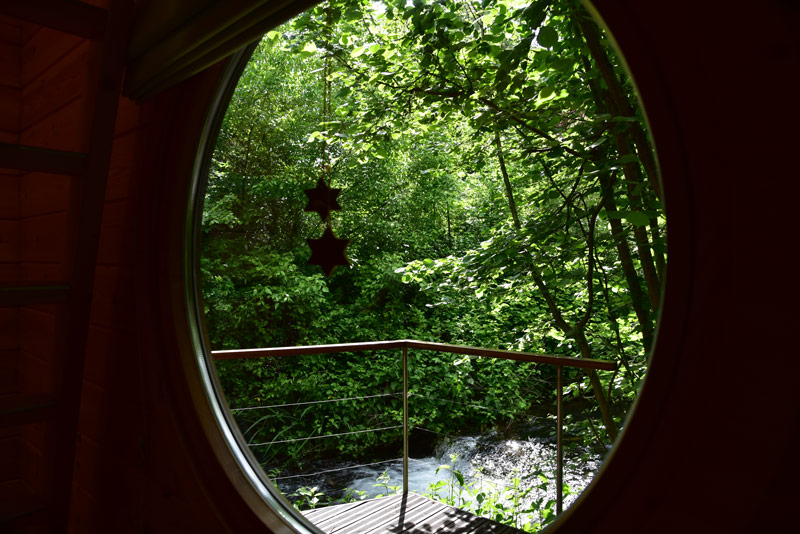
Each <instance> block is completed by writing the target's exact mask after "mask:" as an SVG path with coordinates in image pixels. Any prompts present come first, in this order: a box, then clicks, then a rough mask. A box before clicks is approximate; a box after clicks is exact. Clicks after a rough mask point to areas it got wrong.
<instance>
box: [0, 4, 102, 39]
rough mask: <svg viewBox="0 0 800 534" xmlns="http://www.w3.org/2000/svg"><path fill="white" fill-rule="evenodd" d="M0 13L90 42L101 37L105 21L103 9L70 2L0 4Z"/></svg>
mask: <svg viewBox="0 0 800 534" xmlns="http://www.w3.org/2000/svg"><path fill="white" fill-rule="evenodd" d="M0 14H3V15H9V16H11V17H14V18H18V19H22V20H25V21H27V22H32V23H34V24H39V25H41V26H46V27H48V28H53V29H54V30H58V31H62V32H65V33H70V34H72V35H77V36H79V37H85V38H86V39H92V40H97V39H100V38H102V37H103V31H104V30H105V27H106V22H107V20H108V13H107V12H106V10H104V9H100V8H99V7H95V6H93V5H90V4H85V3H83V2H76V1H74V0H60V1H59V0H24V1H16V2H13V1H12V2H0Z"/></svg>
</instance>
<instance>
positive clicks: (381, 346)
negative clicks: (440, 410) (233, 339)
mask: <svg viewBox="0 0 800 534" xmlns="http://www.w3.org/2000/svg"><path fill="white" fill-rule="evenodd" d="M388 349H401V355H402V370H403V392H402V400H403V424H402V425H397V426H394V427H384V428H379V429H366V430H358V431H352V432H343V433H338V434H326V435H321V436H310V437H307V438H299V439H292V440H280V441H273V442H265V443H261V444H252V445H251V446H266V445H272V444H278V443H285V442H291V441H298V440H306V439H322V438H327V437H337V436H344V435H349V434H361V433H366V432H372V431H379V430H388V429H395V428H401V427H402V428H403V492H404V493H406V492H408V461H409V457H408V450H409V447H408V436H409V433H410V430H411V428H410V426H409V422H408V415H409V414H408V398H409V396H410V395H409V392H408V349H418V350H429V351H436V352H446V353H450V354H461V355H469V356H479V357H483V358H498V359H504V360H516V361H523V362H530V363H542V364H548V365H555V366H556V412H557V414H556V419H557V426H556V466H557V468H556V494H557V497H556V513H559V514H560V513H561V511H562V508H563V486H564V484H563V480H564V455H563V442H562V430H563V425H564V399H563V397H564V395H563V390H564V386H563V373H562V368H563V367H577V368H583V369H593V370H608V371H613V370H614V369H615V368H616V364H614V363H613V362H609V361H605V360H591V359H584V358H571V357H567V356H552V355H546V354H534V353H529V352H518V351H510V350H502V349H485V348H478V347H467V346H462V345H451V344H447V343H433V342H429V341H416V340H408V339H404V340H393V341H369V342H361V343H337V344H331V345H309V346H300V347H269V348H258V349H240V350H220V351H212V353H211V354H212V356H213V358H214V359H216V360H229V359H245V358H269V357H286V356H300V355H308V354H336V353H342V352H361V351H374V350H388ZM389 395H393V394H392V393H388V394H382V395H375V396H371V397H373V398H375V397H379V396H389ZM357 398H358V397H352V398H348V399H357ZM339 400H344V399H326V400H325V401H310V402H308V403H294V404H315V403H322V402H328V401H330V402H336V401H339ZM251 408H253V409H255V408H260V407H251ZM263 408H268V407H263ZM239 410H243V409H239ZM422 430H425V429H422ZM431 432H432V431H431ZM343 469H347V468H343Z"/></svg>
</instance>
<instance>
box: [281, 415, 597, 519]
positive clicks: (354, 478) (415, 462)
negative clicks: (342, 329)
mask: <svg viewBox="0 0 800 534" xmlns="http://www.w3.org/2000/svg"><path fill="white" fill-rule="evenodd" d="M526 434H527V435H526V436H525V437H519V436H517V437H513V438H509V437H505V436H500V435H498V434H497V433H496V432H494V431H491V432H489V433H487V434H483V435H480V436H462V437H454V438H444V439H442V440H440V441H438V442H437V443H436V444H435V447H434V451H433V454H432V455H430V456H426V457H421V458H413V457H412V458H410V459H409V477H408V478H409V489H410V491H412V492H415V493H419V494H428V495H431V494H432V493H434V492H433V491H432V489H431V486H432V485H434V484H437V482H439V481H445V483H444V484H442V486H443V487H440V488H439V489H438V491H437V492H436V493H437V494H438V496H439V498H440V499H445V498H447V497H448V495H449V493H450V491H451V489H450V487H449V486H450V485H449V484H448V482H450V481H453V480H455V479H454V478H453V474H452V473H451V470H450V469H449V468H442V469H439V467H440V466H442V465H448V466H450V467H452V466H453V462H452V461H451V457H452V455H456V462H455V469H456V470H457V471H459V472H460V473H461V474H463V476H464V479H465V485H466V486H468V487H470V488H471V489H472V490H473V491H472V492H467V491H464V492H462V493H461V496H460V499H461V500H464V501H468V502H470V501H471V502H474V500H473V499H474V496H473V495H474V494H477V493H479V492H484V493H486V494H489V493H490V492H492V490H494V492H495V493H500V492H502V491H503V490H505V493H504V495H503V496H502V498H501V501H503V502H510V499H511V496H512V494H513V493H514V490H513V489H511V488H513V486H514V478H518V479H520V481H519V485H518V489H517V491H516V493H517V495H518V496H520V497H521V498H520V504H522V505H523V507H527V506H528V505H530V504H531V503H534V502H536V501H537V500H539V499H541V502H542V503H547V502H548V501H549V500H551V499H552V500H553V501H554V500H555V498H556V484H555V472H556V445H555V439H554V437H553V436H552V435H550V434H551V433H548V432H547V431H546V430H541V429H540V431H539V432H532V433H531V432H528V433H526ZM604 456H605V453H604V452H602V451H593V450H588V449H584V448H582V447H578V446H574V445H573V446H572V447H565V450H564V466H565V468H564V482H565V483H566V484H568V485H569V487H570V489H571V490H572V492H573V493H565V496H564V509H566V508H567V507H568V506H569V505H570V504H572V502H574V501H575V499H577V497H578V494H580V492H581V491H582V490H583V489H584V488H585V487H586V486H587V485H588V484H589V482H591V480H592V478H593V477H594V475H595V474H596V473H597V471H598V470H599V468H600V465H601V463H602V460H603V457H604ZM312 469H313V471H315V472H317V473H318V474H316V475H307V476H305V475H304V476H299V475H297V474H294V475H289V476H288V477H281V478H278V479H276V482H277V484H278V487H279V488H280V489H281V491H282V492H283V493H284V494H285V495H289V496H290V500H292V501H294V500H295V497H292V494H293V493H295V492H296V491H297V490H298V488H300V487H316V488H317V491H319V492H321V493H323V494H324V497H320V502H319V504H320V505H321V504H324V503H326V502H327V500H328V499H341V498H342V497H344V496H345V494H346V493H347V492H348V491H349V492H350V495H351V498H352V497H355V498H362V495H363V498H373V497H377V496H379V495H382V494H383V495H385V494H386V493H387V492H392V486H400V487H401V486H402V483H403V462H402V459H398V460H390V461H387V462H381V463H379V464H377V465H369V466H358V464H357V463H356V462H330V461H328V462H324V463H322V462H320V463H318V464H314V465H313V466H312ZM437 469H438V473H437ZM321 471H324V472H322V473H319V472H321ZM384 473H385V475H386V476H388V480H385V476H384V477H382V475H383V474H384ZM540 474H541V475H542V476H540ZM379 477H380V479H381V480H380V481H379ZM387 486H388V487H389V489H388V491H387ZM457 486H458V484H457V482H456V485H455V489H454V490H453V491H455V493H456V495H457V494H458V487H457ZM354 492H357V493H354ZM361 492H363V494H362V493H361ZM470 493H471V494H472V495H471V494H470Z"/></svg>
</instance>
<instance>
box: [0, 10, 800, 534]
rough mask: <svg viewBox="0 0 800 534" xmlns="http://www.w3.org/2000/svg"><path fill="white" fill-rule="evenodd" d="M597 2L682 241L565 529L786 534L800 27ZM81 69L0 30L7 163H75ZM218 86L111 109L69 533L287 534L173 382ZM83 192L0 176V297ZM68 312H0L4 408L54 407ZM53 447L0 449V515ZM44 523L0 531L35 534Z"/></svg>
mask: <svg viewBox="0 0 800 534" xmlns="http://www.w3.org/2000/svg"><path fill="white" fill-rule="evenodd" d="M597 4H598V5H601V6H602V7H603V9H604V13H606V14H607V15H608V17H609V23H610V25H611V28H612V30H614V31H615V35H616V36H617V37H618V39H619V41H620V42H621V43H622V44H623V48H626V47H627V48H626V49H627V50H629V51H631V56H630V57H629V59H630V62H631V65H632V67H633V68H634V72H635V73H638V74H640V75H641V76H640V77H639V78H638V79H637V82H638V83H639V87H640V88H643V90H644V94H645V95H646V98H645V104H646V105H648V106H649V107H648V112H649V113H650V117H651V119H654V131H655V132H656V134H657V135H656V137H657V146H658V147H659V149H660V150H659V157H660V158H662V161H661V163H662V168H663V169H664V171H665V173H666V174H668V177H669V181H668V182H665V192H666V194H667V198H668V201H670V202H669V203H668V210H672V211H670V214H671V215H670V217H671V218H670V225H671V234H670V239H680V240H682V241H681V242H679V243H678V246H676V247H673V244H675V242H672V243H671V245H670V246H671V256H670V261H671V262H672V263H671V264H670V273H669V277H670V278H669V279H668V284H671V285H670V286H669V287H668V291H667V294H666V299H665V300H666V304H665V310H666V311H665V319H664V320H663V321H662V323H661V331H660V333H659V342H658V343H659V351H658V353H657V354H656V358H655V359H654V363H653V365H654V367H653V369H654V372H653V373H652V375H651V376H649V377H648V381H647V383H646V385H645V392H644V393H643V395H642V397H641V399H640V403H639V407H638V408H637V411H636V412H635V415H634V417H635V419H634V420H633V423H635V424H631V425H630V427H629V429H628V430H627V431H626V434H625V436H624V439H623V441H622V442H621V443H620V446H619V447H618V448H617V451H618V454H617V455H615V457H613V458H612V460H611V461H610V462H609V464H608V471H607V473H606V475H604V477H603V478H601V479H600V481H599V482H598V485H597V486H596V490H595V491H593V492H591V493H590V494H589V495H588V496H587V498H586V499H584V501H583V503H582V504H581V506H579V507H578V508H577V510H575V511H574V512H573V513H570V514H568V516H569V517H567V518H566V519H565V520H564V521H563V523H562V524H561V525H559V528H558V531H559V532H581V533H584V532H597V533H598V534H602V533H605V532H641V531H648V532H675V531H676V530H677V531H696V532H712V531H723V530H724V531H726V532H753V531H780V529H781V525H782V522H783V521H785V520H793V516H791V509H790V508H788V506H790V505H791V500H792V498H793V497H794V496H796V490H795V489H794V488H795V485H796V481H797V479H798V478H800V473H799V472H798V471H800V468H798V462H797V461H796V458H795V456H796V454H795V452H796V444H797V441H798V439H800V415H799V414H800V411H799V410H800V408H798V403H797V401H796V398H795V396H796V393H795V392H796V381H797V378H796V377H797V374H798V373H797V372H798V368H799V367H798V359H797V348H796V347H797V343H796V341H794V331H795V330H796V325H797V319H796V316H797V311H796V307H797V305H796V302H797V295H796V288H797V283H796V274H795V272H796V267H795V264H796V262H795V261H794V260H793V259H792V254H791V253H792V252H793V250H794V249H795V248H796V242H797V236H796V231H797V221H796V218H797V216H796V213H797V210H796V208H795V207H794V205H795V204H796V198H797V192H798V191H797V185H796V183H797V165H796V163H795V161H794V160H795V159H796V158H794V153H795V152H796V143H797V133H796V131H795V125H796V124H797V122H798V121H800V117H798V116H797V115H798V113H797V109H798V108H797V106H795V105H794V101H795V100H796V98H797V97H796V84H795V83H792V82H791V81H790V74H791V73H795V74H796V72H797V69H798V66H799V65H800V45H798V42H797V39H796V36H797V35H799V34H800V33H798V31H797V30H798V29H800V22H798V21H800V14H799V13H798V10H797V8H793V7H792V6H789V3H785V2H784V3H779V2H771V3H766V4H765V6H763V9H761V10H759V17H758V18H757V20H755V21H754V14H753V13H751V12H750V11H752V10H750V11H736V9H735V8H733V7H731V6H726V8H725V10H724V14H725V17H724V18H723V19H722V22H719V21H720V20H721V19H720V18H719V17H720V13H722V11H721V10H722V8H720V7H714V6H705V7H703V9H700V8H699V7H698V5H695V4H693V3H692V2H689V1H688V0H686V1H680V2H678V3H677V5H673V4H674V3H672V4H670V6H671V7H670V9H669V10H667V9H666V8H664V3H653V4H646V3H641V2H629V3H627V4H626V2H624V1H618V0H599V1H598V2H597ZM653 6H655V7H653ZM659 6H660V7H659ZM689 12H691V13H692V14H693V15H692V18H691V20H687V19H686V15H685V14H684V13H689ZM640 20H641V21H649V24H651V25H652V26H653V27H652V29H648V30H647V31H645V30H644V29H643V28H645V25H644V24H643V23H641V24H640V23H638V22H635V21H640ZM632 21H633V22H632ZM648 28H649V27H648ZM676 29H681V31H676ZM739 29H742V31H744V32H745V34H746V36H747V39H746V42H745V43H742V40H741V36H740V34H739ZM732 33H733V36H732ZM792 36H794V38H793V37H792ZM725 43H728V44H725ZM676 50H677V51H678V53H677V54H676ZM95 52H96V50H95V49H94V48H93V45H92V44H90V43H88V42H87V41H86V40H84V39H81V38H76V37H74V36H70V35H67V34H64V33H61V32H58V31H55V30H51V29H47V28H41V27H38V26H36V25H32V24H30V23H27V22H21V21H18V20H15V19H11V18H8V17H0V143H8V144H19V143H22V144H26V145H32V146H38V147H44V148H51V149H58V150H68V151H83V150H86V149H87V147H88V136H89V134H90V132H89V131H88V128H89V124H90V118H91V115H92V112H93V109H94V106H93V103H94V99H93V98H92V97H90V96H89V95H91V94H92V91H93V90H94V89H93V83H92V79H91V76H92V73H93V68H92V61H93V57H94V56H93V54H94V53H95ZM711 67H713V68H711ZM747 69H750V70H751V71H752V75H749V74H746V75H743V74H742V73H743V71H744V70H747ZM709 72H711V73H712V76H710V77H709V76H708V73H709ZM219 74H220V70H219V68H216V69H212V70H210V71H207V72H205V73H202V74H201V75H199V76H197V77H195V78H193V79H191V80H188V81H186V82H184V83H183V84H181V85H180V86H177V87H174V88H173V89H171V90H169V91H167V92H166V93H163V94H161V95H159V96H158V97H156V98H154V99H153V100H151V101H149V102H147V103H145V104H144V105H141V106H137V105H135V104H134V103H133V102H130V101H129V100H127V99H125V98H121V99H120V100H119V108H118V116H117V120H116V127H115V129H114V134H113V144H112V150H111V164H110V169H109V171H108V174H107V188H106V193H105V202H104V205H103V207H104V209H103V219H102V225H101V232H100V240H99V251H98V258H97V262H96V274H95V276H94V278H93V280H94V286H93V291H92V305H91V313H90V318H89V321H88V324H87V325H86V326H87V328H88V339H87V345H86V351H85V353H86V366H85V370H84V372H83V374H82V387H81V390H80V393H81V397H80V401H79V406H75V407H72V408H70V407H69V406H66V407H64V409H75V410H78V413H79V420H78V426H77V429H78V432H77V446H76V449H75V454H74V457H73V458H70V460H69V461H70V463H71V465H72V466H73V467H74V471H71V473H72V476H73V478H72V481H71V487H70V488H68V491H67V493H69V495H70V496H71V501H70V503H69V509H68V516H69V525H70V531H71V532H75V533H79V532H80V533H83V532H103V533H105V532H131V533H133V532H137V533H138V532H183V531H190V532H266V531H270V530H273V531H278V529H279V528H278V527H274V526H270V527H264V526H263V523H262V520H263V521H264V522H266V523H269V524H271V525H273V524H272V523H270V521H273V519H271V518H270V517H267V515H269V514H267V515H263V514H262V516H261V517H257V515H258V513H259V512H254V511H252V509H251V507H250V505H249V504H248V503H247V502H245V501H244V500H243V498H242V497H241V494H240V490H241V487H240V486H241V482H240V481H239V482H237V480H236V479H235V477H234V476H232V475H231V473H233V472H235V467H233V466H232V465H230V464H228V465H221V464H220V463H219V461H218V458H217V457H215V456H214V454H212V451H211V446H210V445H209V443H208V436H210V435H212V434H213V432H210V431H209V430H208V429H209V428H210V427H208V426H204V425H207V423H206V422H203V421H202V420H201V419H200V418H199V417H198V416H197V413H194V412H193V410H195V411H197V412H198V413H199V409H196V406H195V405H194V404H193V403H194V399H199V398H200V396H198V395H199V394H198V393H197V391H195V390H193V389H192V387H193V386H192V384H191V383H190V381H189V380H188V379H187V378H184V376H185V375H183V374H182V373H183V371H184V369H182V367H181V364H180V363H179V362H178V360H179V359H180V358H183V357H184V356H185V355H184V354H182V351H185V350H186V347H185V346H184V345H183V343H182V341H181V340H179V339H177V338H176V337H175V335H176V332H184V331H185V329H186V324H185V323H184V321H185V318H184V315H185V314H184V313H183V312H182V310H181V297H180V287H181V284H182V272H181V270H180V265H181V264H180V261H179V260H180V257H181V256H182V251H181V249H180V244H181V243H182V234H181V229H182V223H183V220H182V218H183V212H182V209H183V206H185V201H186V193H187V190H188V189H187V184H188V180H189V174H190V172H191V165H192V158H193V154H194V152H195V149H196V147H197V139H198V135H199V132H200V128H201V126H202V122H203V120H204V118H205V113H206V111H207V109H208V107H209V103H210V99H211V95H212V94H213V91H214V89H215V84H216V82H217V80H218V78H219ZM664 125H667V126H666V127H665V126H664ZM670 125H671V126H670ZM74 186H75V178H73V177H70V176H66V175H53V174H47V173H38V172H36V173H34V172H20V171H15V170H10V169H2V168H0V284H6V285H7V284H10V283H24V282H28V283H33V282H35V283H43V284H54V283H59V282H61V281H62V280H64V279H66V278H69V277H70V275H71V274H72V273H70V272H69V270H70V265H71V260H72V258H71V257H70V254H71V251H73V250H74V246H75V243H74V242H73V241H74V240H73V237H74V236H72V235H71V234H70V229H71V228H72V224H73V217H74V215H75V214H74V210H73V207H74V204H73V203H72V202H73V199H72V196H73V195H72V193H73V191H74V190H75V188H74ZM672 214H675V215H676V216H675V217H672ZM78 237H79V238H83V237H84V236H78ZM673 251H674V254H673ZM673 260H676V261H675V262H673ZM164 295H170V296H169V298H165V297H164ZM65 313H66V312H65V309H64V306H63V305H61V304H48V305H44V304H30V303H29V304H25V305H22V304H20V305H10V304H6V305H4V306H2V307H0V399H2V398H4V397H8V396H9V395H10V394H14V393H45V394H49V395H51V396H56V397H57V396H58V393H59V389H60V387H61V383H60V381H61V379H62V377H63V375H64V371H65V370H68V369H69V366H70V364H71V363H72V362H69V361H66V358H65V357H64V351H63V344H62V343H61V340H63V339H64V338H65V336H66V334H67V333H66V332H64V331H63V325H64V324H65V323H66V321H65V319H66V317H65ZM53 425H54V421H53V420H51V421H50V422H36V423H27V424H14V425H5V426H1V427H0V512H6V511H8V509H5V510H4V509H3V506H4V505H5V503H7V502H12V504H14V502H13V501H14V499H13V497H15V496H18V495H21V494H23V493H25V494H31V495H39V496H42V497H44V500H45V501H47V500H48V499H50V497H53V496H52V495H49V494H48V492H49V491H50V489H51V488H52V487H53V486H52V476H53V475H52V474H53V472H54V469H55V468H56V467H58V466H54V465H51V464H52V463H53V462H54V461H55V460H54V459H55V458H56V457H57V453H58V451H54V450H51V449H52V448H53V443H54V441H53V439H51V438H52V436H53V432H54V429H53ZM237 484H238V485H239V486H237ZM22 490H25V491H22ZM51 500H52V499H51ZM255 502H256V501H255V500H253V501H251V503H250V504H253V503H255ZM781 507H784V508H781ZM262 508H263V507H262ZM253 509H256V510H257V509H258V506H257V505H254V507H253ZM13 511H14V510H11V512H13ZM47 514H48V513H47V511H46V510H45V511H43V512H41V513H40V514H32V515H31V516H30V517H29V518H27V519H25V520H20V521H17V522H15V523H13V524H11V523H5V524H0V531H3V532H6V531H9V532H49V531H50V530H49V529H48V528H47V523H46V519H47ZM12 515H13V514H12ZM0 517H2V514H1V513H0ZM42 517H44V518H45V520H44V522H42V520H41V518H42ZM43 525H44V526H43ZM760 527H763V528H760ZM769 527H772V528H771V529H770V528H769Z"/></svg>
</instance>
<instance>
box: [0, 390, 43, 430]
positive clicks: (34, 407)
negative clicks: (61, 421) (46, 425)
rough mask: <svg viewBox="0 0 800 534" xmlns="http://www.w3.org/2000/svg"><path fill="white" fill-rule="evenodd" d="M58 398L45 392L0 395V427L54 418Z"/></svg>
mask: <svg viewBox="0 0 800 534" xmlns="http://www.w3.org/2000/svg"><path fill="white" fill-rule="evenodd" d="M55 413H56V400H55V398H54V397H53V396H52V395H45V394H12V395H2V396H0V428H4V427H9V426H18V425H24V424H28V423H36V422H39V421H47V420H48V419H52V418H53V417H54V416H55Z"/></svg>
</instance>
